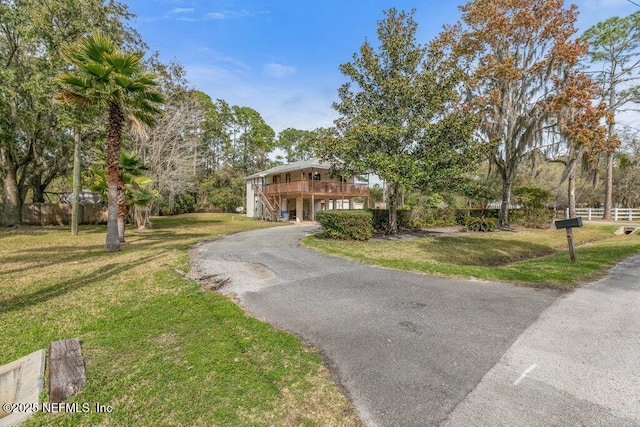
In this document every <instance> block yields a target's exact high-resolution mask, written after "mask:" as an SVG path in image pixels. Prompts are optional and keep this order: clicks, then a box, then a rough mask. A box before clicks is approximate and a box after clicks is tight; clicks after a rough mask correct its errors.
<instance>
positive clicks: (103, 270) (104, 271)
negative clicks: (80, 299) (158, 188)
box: [0, 254, 162, 314]
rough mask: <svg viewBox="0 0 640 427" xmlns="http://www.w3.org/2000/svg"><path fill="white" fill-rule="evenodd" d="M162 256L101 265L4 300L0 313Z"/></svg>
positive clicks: (88, 283)
mask: <svg viewBox="0 0 640 427" xmlns="http://www.w3.org/2000/svg"><path fill="white" fill-rule="evenodd" d="M160 256H162V254H154V255H149V256H147V257H143V258H138V259H136V260H135V261H131V262H126V263H121V264H109V265H106V266H101V267H99V268H98V269H96V270H93V271H90V272H87V273H86V274H83V275H82V276H81V277H74V278H72V279H68V280H65V281H62V282H54V283H51V284H50V285H48V286H45V287H41V288H39V289H38V290H36V291H34V292H31V293H28V294H21V295H16V296H13V297H10V298H8V299H5V300H4V301H3V302H2V306H0V314H3V313H8V312H10V311H15V310H21V309H24V308H27V307H31V306H34V305H38V304H41V303H44V302H46V301H48V300H50V299H53V298H56V297H59V296H62V295H64V294H67V293H69V292H73V291H75V290H78V289H81V288H84V287H87V286H91V285H93V284H95V283H98V282H101V281H104V280H106V279H108V278H110V277H112V276H115V275H119V274H122V273H125V272H127V271H128V270H131V269H132V268H135V267H137V266H139V265H140V264H143V263H146V262H150V261H152V260H153V259H155V258H158V257H160Z"/></svg>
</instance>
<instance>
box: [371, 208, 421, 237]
mask: <svg viewBox="0 0 640 427" xmlns="http://www.w3.org/2000/svg"><path fill="white" fill-rule="evenodd" d="M367 211H368V212H370V213H371V215H372V221H373V229H374V230H375V231H376V232H377V233H387V232H389V209H368V210H367ZM398 227H400V228H409V227H411V211H407V210H400V209H398Z"/></svg>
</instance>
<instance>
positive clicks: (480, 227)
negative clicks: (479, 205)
mask: <svg viewBox="0 0 640 427" xmlns="http://www.w3.org/2000/svg"><path fill="white" fill-rule="evenodd" d="M465 225H466V226H467V230H469V231H494V230H495V229H496V228H497V227H498V220H497V219H495V218H493V217H488V216H477V217H476V216H469V217H467V219H466V221H465Z"/></svg>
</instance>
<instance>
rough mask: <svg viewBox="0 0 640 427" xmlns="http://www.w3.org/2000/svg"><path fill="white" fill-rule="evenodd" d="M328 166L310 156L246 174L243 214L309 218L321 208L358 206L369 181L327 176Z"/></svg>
mask: <svg viewBox="0 0 640 427" xmlns="http://www.w3.org/2000/svg"><path fill="white" fill-rule="evenodd" d="M330 169H331V168H330V166H329V164H327V163H323V162H321V161H319V160H318V159H310V160H302V161H299V162H294V163H289V164H287V165H281V166H276V167H274V168H271V169H267V170H265V171H262V172H258V173H255V174H253V175H249V176H247V177H246V178H245V182H246V194H247V201H246V202H247V216H248V217H252V218H261V219H266V220H273V221H279V220H293V219H295V220H296V221H303V220H311V221H313V220H314V219H315V213H316V212H318V211H321V210H327V209H362V208H363V207H364V206H365V203H364V202H363V201H362V200H367V201H368V198H369V185H368V184H366V183H358V182H356V181H355V179H354V178H349V179H344V178H342V177H340V176H331V173H330ZM356 199H360V201H359V202H358V201H357V200H356Z"/></svg>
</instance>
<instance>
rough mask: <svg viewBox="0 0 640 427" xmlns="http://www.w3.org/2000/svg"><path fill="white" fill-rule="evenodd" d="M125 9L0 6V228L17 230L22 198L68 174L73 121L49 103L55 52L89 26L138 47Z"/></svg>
mask: <svg viewBox="0 0 640 427" xmlns="http://www.w3.org/2000/svg"><path fill="white" fill-rule="evenodd" d="M131 17H132V15H131V14H130V13H129V12H128V10H127V7H126V5H123V4H122V3H118V2H117V1H108V2H104V1H102V0H47V1H0V178H2V181H3V192H2V198H3V203H2V211H3V212H2V216H1V218H0V223H2V224H4V225H13V224H19V223H20V222H21V215H20V211H21V208H22V204H23V203H24V201H25V199H26V197H27V193H28V192H29V191H31V193H32V195H33V200H34V201H36V202H42V201H44V191H45V190H46V188H47V187H48V186H49V185H50V184H51V183H52V182H53V180H54V179H55V178H56V177H58V176H60V175H61V174H64V173H66V172H67V171H68V169H69V167H70V163H71V162H70V160H71V155H70V153H71V152H72V146H73V141H72V137H71V132H70V131H69V130H70V129H71V128H72V127H73V126H72V116H71V115H70V114H68V112H67V111H65V110H64V109H63V108H61V106H59V105H55V104H54V103H52V102H51V94H52V93H54V92H55V90H56V86H55V83H54V80H53V78H54V77H55V76H56V75H57V74H58V73H60V72H61V71H62V70H64V67H65V64H64V61H63V60H62V55H61V53H62V51H63V50H64V49H65V47H66V46H67V45H68V43H70V42H72V41H74V40H76V39H77V38H78V37H80V36H81V35H83V34H86V33H88V32H90V31H92V30H93V29H95V28H102V29H104V30H105V31H108V33H109V34H111V35H112V36H113V37H115V38H118V40H120V41H122V42H126V43H128V44H131V45H139V44H141V41H140V38H139V36H138V34H137V33H136V32H135V30H133V29H132V28H131V27H129V26H128V25H127V24H126V22H127V20H128V19H130V18H131Z"/></svg>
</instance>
